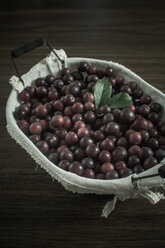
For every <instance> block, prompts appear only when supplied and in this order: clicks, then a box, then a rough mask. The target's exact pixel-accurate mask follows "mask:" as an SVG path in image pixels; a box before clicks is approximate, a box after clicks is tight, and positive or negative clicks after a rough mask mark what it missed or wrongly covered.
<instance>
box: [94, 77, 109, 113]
mask: <svg viewBox="0 0 165 248" xmlns="http://www.w3.org/2000/svg"><path fill="white" fill-rule="evenodd" d="M111 94H112V85H111V84H110V82H109V81H108V80H104V79H102V80H101V79H99V80H98V81H97V82H96V84H95V87H94V99H95V107H96V109H98V108H99V107H100V106H102V105H106V104H108V103H109V99H110V97H111Z"/></svg>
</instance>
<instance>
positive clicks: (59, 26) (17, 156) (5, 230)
mask: <svg viewBox="0 0 165 248" xmlns="http://www.w3.org/2000/svg"><path fill="white" fill-rule="evenodd" d="M164 9H165V2H164V1H160V0H157V1H153V0H150V1H145V0H144V1H131V0H125V1H122V0H116V1H111V0H110V1H108V0H102V1H99V0H95V1H94V0H91V1H87V0H84V1H76V0H71V1H64V0H55V1H53V0H52V1H50V0H48V1H44V0H42V1H39V0H36V1H20V0H16V1H7V0H6V1H1V2H0V32H1V39H0V55H1V56H0V69H1V90H0V113H1V114H0V130H1V131H0V141H1V142H0V247H1V248H26V247H28V248H29V247H32V248H33V247H35V248H37V247H38V248H41V247H42V248H44V247H45V248H47V247H49V248H51V247H56V248H58V247H63V248H64V247H67V248H70V247H72V248H77V247H79V248H81V247H87V248H88V247H95V248H96V247H99V248H107V247H131V248H132V247H164V246H165V238H164V231H165V213H164V206H165V205H164V202H163V201H161V202H160V203H158V204H157V205H155V206H152V205H151V204H150V203H148V202H147V201H145V200H128V201H125V202H118V203H117V206H116V210H115V211H114V212H113V213H112V215H111V216H110V217H109V218H108V219H103V218H100V214H101V210H102V207H103V206H104V204H105V203H106V202H107V201H108V200H109V199H110V197H109V196H95V195H80V194H73V193H70V192H68V191H66V190H65V189H64V188H63V187H62V186H61V185H60V184H59V183H58V182H57V181H52V179H51V177H50V176H49V175H48V174H47V173H46V172H45V171H44V170H43V169H41V168H40V167H38V166H37V165H36V164H35V162H34V161H33V160H32V159H31V158H30V157H29V155H28V154H27V153H26V152H25V151H24V150H23V149H21V147H20V146H19V145H18V144H16V143H15V142H14V141H13V140H12V139H11V138H10V136H9V135H8V134H7V131H6V119H5V104H6V101H7V98H8V96H9V93H10V91H11V86H9V84H8V80H9V78H10V77H11V75H13V74H14V73H15V71H14V68H13V66H12V64H11V61H10V56H9V53H10V51H11V50H12V49H14V48H16V47H19V46H21V45H23V44H25V43H26V42H29V41H33V40H34V39H37V38H39V37H45V38H47V40H48V41H49V42H50V44H52V46H53V47H55V48H57V49H58V48H63V49H64V50H65V51H66V53H67V54H68V56H78V57H81V56H83V57H91V58H99V59H107V60H112V61H115V62H119V63H121V64H124V65H125V66H127V67H128V68H130V69H131V70H133V71H135V72H136V73H137V74H139V75H140V76H141V77H142V78H144V79H145V80H146V81H147V82H149V83H150V84H151V85H154V86H156V87H157V88H158V89H160V90H161V91H163V92H165V84H164V75H165V71H164V67H165V15H164ZM47 53H48V50H47V49H46V48H44V47H43V48H40V49H37V50H36V51H34V52H31V53H29V54H26V55H24V56H23V57H20V58H19V59H18V65H19V68H20V71H21V72H22V73H23V72H26V71H28V70H29V69H30V68H31V67H32V66H33V65H34V64H35V63H36V62H37V61H39V60H40V59H41V58H43V57H45V55H46V54H47Z"/></svg>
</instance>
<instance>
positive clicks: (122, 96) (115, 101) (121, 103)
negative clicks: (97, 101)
mask: <svg viewBox="0 0 165 248" xmlns="http://www.w3.org/2000/svg"><path fill="white" fill-rule="evenodd" d="M131 104H132V97H131V96H130V95H128V93H126V92H120V93H119V94H116V95H114V96H113V97H111V98H110V99H109V104H108V105H109V106H110V107H111V108H126V107H128V106H130V105H131Z"/></svg>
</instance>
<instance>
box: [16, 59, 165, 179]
mask: <svg viewBox="0 0 165 248" xmlns="http://www.w3.org/2000/svg"><path fill="white" fill-rule="evenodd" d="M103 78H104V79H106V80H108V81H109V83H110V84H111V85H112V96H113V95H115V94H117V93H119V92H126V93H128V94H129V95H130V96H131V97H132V104H131V105H130V106H127V107H126V108H122V109H119V108H113V109H111V108H110V107H109V106H108V105H102V106H100V107H99V108H98V109H96V108H95V99H94V90H95V84H96V82H97V81H98V80H99V79H103ZM18 99H19V101H20V105H19V107H18V108H17V109H16V110H15V112H14V116H15V119H16V120H17V124H18V126H19V128H20V129H21V130H22V131H23V132H24V134H25V135H27V136H28V137H29V139H30V140H31V141H32V142H33V143H34V144H35V145H36V147H37V148H38V149H39V150H40V151H41V152H42V153H43V154H44V155H45V156H46V157H47V158H48V159H49V160H50V161H51V162H52V163H54V164H55V165H57V166H58V167H60V168H61V169H63V170H66V171H69V172H72V173H75V174H77V175H79V176H83V177H86V178H91V179H117V178H123V177H127V176H129V175H131V174H132V173H140V172H142V171H144V170H147V169H149V168H151V167H153V166H155V165H156V164H158V163H159V162H160V161H161V160H162V159H163V158H164V157H165V122H163V121H161V120H160V114H161V111H162V107H161V105H160V104H159V103H156V102H152V99H151V97H150V96H149V95H146V94H145V93H143V90H142V89H141V88H139V87H138V85H137V83H136V82H134V81H130V82H125V80H124V78H123V77H122V76H120V75H116V74H115V71H114V69H113V68H111V67H106V68H105V70H98V69H97V68H96V67H95V66H93V65H89V64H88V63H86V62H81V63H80V64H78V66H77V70H76V71H73V72H71V70H70V69H69V68H63V69H62V70H61V72H60V76H58V77H54V76H53V75H48V76H47V77H46V78H37V79H36V80H35V82H34V84H33V86H27V87H26V88H25V89H24V90H23V91H22V92H20V93H19V94H18Z"/></svg>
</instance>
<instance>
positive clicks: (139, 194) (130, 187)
mask: <svg viewBox="0 0 165 248" xmlns="http://www.w3.org/2000/svg"><path fill="white" fill-rule="evenodd" d="M32 49H33V48H32ZM32 49H31V50H32ZM55 54H56V55H57V56H55ZM15 57H16V56H15ZM63 61H64V64H65V66H66V65H67V67H69V68H71V70H74V69H76V65H77V64H78V63H79V62H81V61H86V62H88V63H89V64H90V65H96V67H97V68H98V69H103V68H105V66H111V67H112V68H113V69H114V70H115V72H116V73H118V74H120V75H121V76H123V77H124V78H125V81H126V82H127V81H130V80H132V81H136V82H137V84H138V85H139V86H140V87H141V88H142V89H143V91H144V92H145V93H146V94H149V95H150V96H151V97H152V100H153V101H156V102H159V103H160V104H161V105H162V106H163V107H164V102H165V95H164V94H163V93H162V92H160V91H159V90H158V89H156V88H154V87H153V86H151V85H150V84H148V83H147V82H145V81H144V80H143V79H142V78H140V77H139V76H138V75H136V74H135V73H134V72H132V71H131V70H129V69H128V68H126V67H124V66H123V65H120V64H118V63H114V62H111V61H104V60H98V59H90V58H68V57H67V56H66V53H65V52H64V50H62V49H61V50H55V49H54V50H52V52H51V53H50V54H49V55H48V56H47V57H45V58H44V59H43V60H42V61H40V62H39V63H38V64H36V65H35V66H34V67H32V68H31V69H30V70H29V71H28V72H27V73H26V74H24V75H23V76H21V77H20V75H19V76H18V77H16V76H12V77H11V78H10V80H9V83H10V84H11V85H12V87H13V89H12V91H11V94H10V96H9V98H8V101H7V105H6V119H7V130H8V133H9V134H10V135H11V137H12V138H13V139H14V140H15V141H16V142H17V143H18V144H19V145H20V146H21V147H22V148H23V149H25V150H26V151H27V153H29V154H30V156H31V157H32V158H33V159H34V160H35V161H36V163H37V164H39V165H40V166H41V167H42V168H44V169H45V170H46V171H47V172H48V173H49V174H50V175H51V176H52V178H54V179H56V180H58V182H60V183H61V184H62V185H63V186H64V187H65V189H67V190H69V191H72V192H77V193H83V194H84V193H92V194H106V195H114V198H113V200H112V201H110V202H108V203H107V204H106V205H105V207H104V208H103V211H102V216H104V217H107V216H108V215H109V214H110V212H111V211H112V210H113V209H114V208H115V203H116V201H117V199H120V200H121V201H124V200H126V199H129V198H132V199H136V198H147V199H148V200H149V201H150V202H151V203H152V204H155V203H157V202H158V201H159V200H160V199H165V197H164V195H163V194H161V193H159V192H157V189H158V188H159V187H162V188H165V180H164V179H163V178H161V177H159V176H157V177H153V178H146V179H145V180H137V181H133V180H132V178H135V177H137V175H136V174H132V175H130V176H129V177H126V178H122V179H115V180H94V179H88V178H83V177H80V176H77V175H75V174H73V173H70V172H67V171H64V170H62V169H60V168H59V167H57V166H56V165H55V164H53V163H52V162H51V161H49V160H48V159H47V158H46V157H45V156H44V155H43V154H42V153H41V152H40V151H39V150H38V149H37V147H36V146H35V145H34V144H33V143H32V142H31V141H30V140H29V139H28V137H27V136H26V135H25V134H24V133H23V132H22V131H21V130H20V128H19V127H18V125H17V123H16V120H15V118H14V116H13V112H14V110H15V108H16V107H17V106H18V105H19V102H18V100H17V94H18V92H20V91H22V89H23V88H24V87H26V86H29V85H31V84H32V83H33V82H34V80H35V79H36V78H38V77H45V76H47V75H48V74H53V75H55V76H57V75H58V73H59V71H60V70H61V68H62V63H61V62H63ZM22 82H24V85H23V83H22ZM162 119H165V107H164V109H163V111H162ZM164 162H165V159H163V160H162V161H161V162H160V164H158V165H156V166H154V167H152V168H151V169H148V170H147V171H144V172H142V173H141V174H140V176H146V175H151V174H153V173H157V171H158V168H159V167H160V166H162V165H163V164H164ZM138 176H139V175H138Z"/></svg>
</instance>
